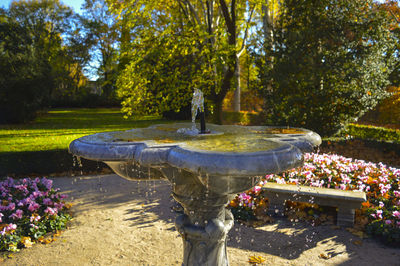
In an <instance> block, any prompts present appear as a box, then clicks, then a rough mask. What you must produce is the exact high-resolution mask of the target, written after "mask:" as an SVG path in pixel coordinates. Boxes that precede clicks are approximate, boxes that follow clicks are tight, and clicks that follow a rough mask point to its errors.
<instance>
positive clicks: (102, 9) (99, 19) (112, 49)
mask: <svg viewBox="0 0 400 266" xmlns="http://www.w3.org/2000/svg"><path fill="white" fill-rule="evenodd" d="M83 8H84V9H85V12H84V14H83V18H84V19H82V23H83V26H84V27H85V28H86V31H87V35H88V36H90V37H91V41H92V43H91V44H92V45H91V49H90V50H91V54H92V58H94V59H95V60H92V61H97V62H96V64H95V65H94V66H92V68H94V70H95V74H96V75H97V76H98V77H99V79H100V80H101V88H102V96H103V97H105V98H106V99H108V100H112V99H114V98H115V82H116V75H117V67H118V63H117V56H118V39H119V31H118V28H117V25H116V17H115V15H113V14H111V13H110V12H109V10H108V5H107V3H106V2H105V1H104V0H85V3H84V5H83Z"/></svg>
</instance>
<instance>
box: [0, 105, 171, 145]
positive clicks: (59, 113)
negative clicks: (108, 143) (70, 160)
mask: <svg viewBox="0 0 400 266" xmlns="http://www.w3.org/2000/svg"><path fill="white" fill-rule="evenodd" d="M163 122H164V123H165V122H166V121H165V120H161V119H159V117H155V116H143V117H138V118H130V119H124V118H123V115H122V114H121V112H120V111H119V109H116V108H115V109H105V108H101V109H53V110H50V111H48V112H47V113H45V114H42V115H41V116H39V117H38V118H37V119H36V120H35V121H33V122H31V123H28V124H21V125H2V126H0V153H3V152H34V151H49V150H59V149H67V148H68V145H69V143H70V142H71V141H73V140H74V139H76V138H79V137H82V136H84V135H88V134H93V133H97V132H104V131H116V130H127V129H131V128H135V127H147V126H149V125H151V124H154V123H163Z"/></svg>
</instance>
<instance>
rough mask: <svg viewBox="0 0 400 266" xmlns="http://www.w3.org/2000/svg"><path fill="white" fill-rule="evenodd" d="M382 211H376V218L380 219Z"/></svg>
mask: <svg viewBox="0 0 400 266" xmlns="http://www.w3.org/2000/svg"><path fill="white" fill-rule="evenodd" d="M382 212H383V211H382V210H376V217H377V218H379V219H382Z"/></svg>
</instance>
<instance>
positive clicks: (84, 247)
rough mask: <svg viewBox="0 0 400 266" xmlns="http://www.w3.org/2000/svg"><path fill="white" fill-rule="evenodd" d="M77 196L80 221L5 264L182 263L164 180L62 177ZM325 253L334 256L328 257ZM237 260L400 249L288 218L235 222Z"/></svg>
mask: <svg viewBox="0 0 400 266" xmlns="http://www.w3.org/2000/svg"><path fill="white" fill-rule="evenodd" d="M54 187H59V188H61V191H62V192H63V193H66V194H68V195H69V199H70V200H71V201H72V202H73V203H74V206H73V208H72V210H73V212H74V220H73V221H72V223H71V226H70V228H69V229H68V230H66V231H64V232H63V233H62V235H61V236H60V237H59V238H58V239H57V240H56V241H55V242H53V243H51V244H47V245H42V244H36V245H34V246H33V247H32V248H29V249H24V250H22V251H21V252H20V253H18V254H16V255H15V256H14V258H12V259H6V260H4V261H3V262H2V264H4V265H180V264H181V258H182V239H181V237H180V235H179V234H178V233H177V231H176V230H175V227H174V219H175V216H176V214H175V213H174V212H172V211H171V206H172V205H173V200H172V197H171V196H170V186H169V184H168V183H167V182H166V181H147V182H146V181H142V182H135V181H133V182H132V181H127V180H125V179H122V178H120V177H118V176H116V175H99V176H81V177H58V178H55V179H54ZM321 254H322V257H324V256H325V257H326V258H327V257H330V258H329V259H324V258H321ZM228 256H229V260H230V264H231V265H249V264H248V262H247V261H248V259H249V257H250V256H261V257H263V258H264V259H265V262H264V263H263V265H357V266H358V265H400V249H394V248H389V247H386V246H383V245H381V244H380V243H377V242H376V241H373V240H369V239H360V238H358V237H357V236H354V235H352V234H351V233H349V232H347V231H346V230H344V229H333V228H332V227H331V226H318V227H311V226H307V225H304V224H303V225H299V224H298V225H292V224H291V223H290V222H288V221H287V220H285V219H283V220H278V221H276V222H275V223H273V224H268V225H265V226H262V227H257V228H249V227H246V226H243V225H239V224H235V226H234V228H232V230H231V231H230V234H229V240H228Z"/></svg>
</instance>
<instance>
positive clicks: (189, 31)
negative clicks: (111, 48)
mask: <svg viewBox="0 0 400 266" xmlns="http://www.w3.org/2000/svg"><path fill="white" fill-rule="evenodd" d="M108 2H109V3H110V5H111V7H112V9H113V11H114V12H115V13H117V14H118V15H119V22H120V25H121V28H122V33H123V35H122V42H121V56H120V61H121V62H122V63H121V68H123V69H124V70H123V71H121V74H120V75H119V77H118V82H117V87H118V95H119V97H120V98H121V99H122V104H123V111H124V112H125V113H126V114H127V115H133V114H148V113H153V114H160V113H165V112H168V111H174V112H179V111H180V110H181V108H184V107H186V106H187V103H188V102H190V98H191V94H192V92H193V89H194V88H199V89H201V90H202V91H203V92H204V94H205V98H206V102H207V105H208V106H209V108H208V109H209V110H211V111H212V112H214V113H216V116H217V117H218V120H219V122H221V118H222V117H220V116H219V114H222V101H223V99H224V97H225V95H226V93H227V92H228V91H229V90H230V89H231V87H232V84H233V78H234V74H235V69H236V61H237V60H236V58H237V54H238V53H239V51H240V50H241V46H244V47H245V45H244V41H243V40H242V38H244V35H246V34H244V32H245V31H246V30H245V29H246V28H247V27H246V25H248V24H249V23H248V22H249V21H250V19H246V16H245V14H246V12H249V13H252V12H250V9H253V10H254V6H255V4H253V3H251V4H250V2H253V1H243V2H240V1H225V0H220V1H211V2H207V4H206V3H204V2H203V1H197V0H193V1H154V0H153V1H125V2H120V1H112V0H109V1H108ZM242 43H243V45H242Z"/></svg>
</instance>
